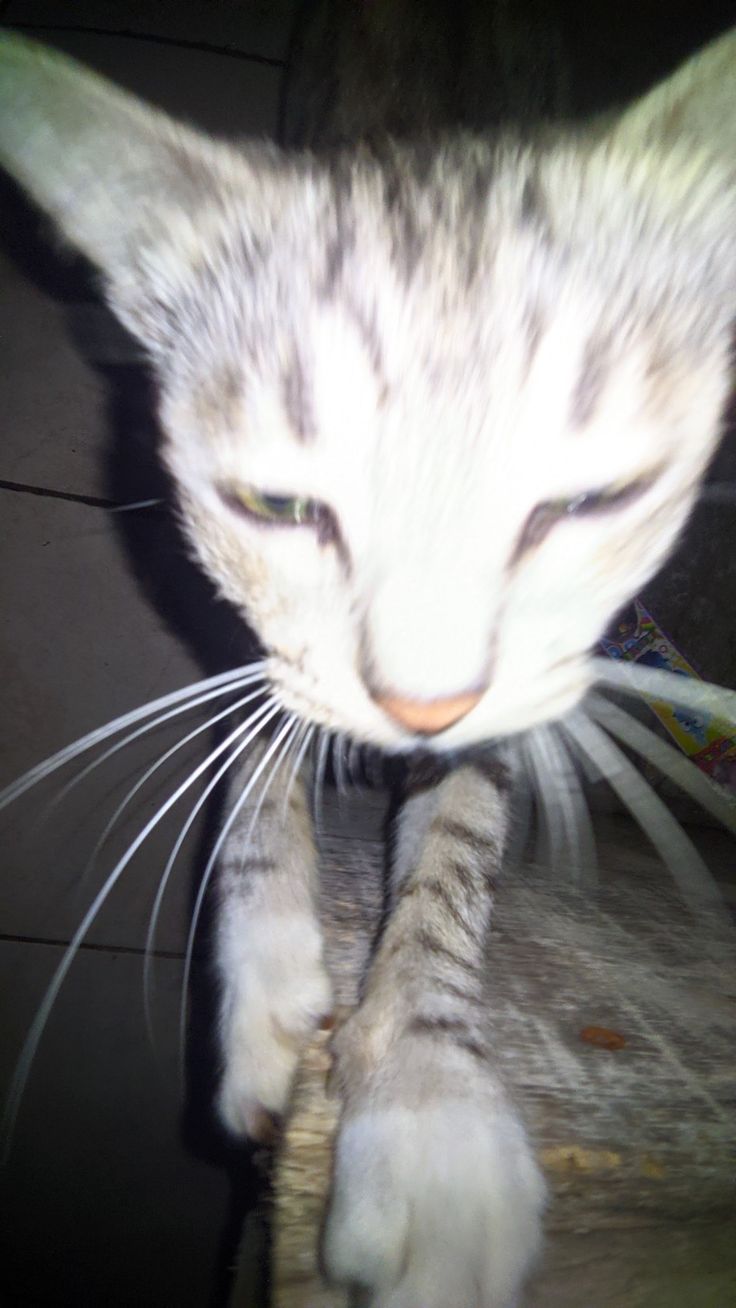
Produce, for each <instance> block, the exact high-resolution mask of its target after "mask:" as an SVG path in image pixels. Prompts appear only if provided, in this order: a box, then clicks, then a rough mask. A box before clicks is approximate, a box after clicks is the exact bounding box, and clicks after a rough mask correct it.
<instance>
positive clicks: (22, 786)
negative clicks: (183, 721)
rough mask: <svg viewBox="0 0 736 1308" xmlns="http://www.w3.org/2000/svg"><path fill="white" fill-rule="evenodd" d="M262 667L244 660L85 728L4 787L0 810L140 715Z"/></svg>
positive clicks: (260, 663) (261, 661) (263, 660)
mask: <svg viewBox="0 0 736 1308" xmlns="http://www.w3.org/2000/svg"><path fill="white" fill-rule="evenodd" d="M265 666H266V660H265V659H262V660H260V662H258V663H250V664H248V663H246V664H244V665H243V666H242V667H240V668H232V669H231V670H230V671H229V672H219V673H218V674H217V676H214V677H206V678H205V679H204V681H197V682H193V683H192V685H190V686H184V687H182V689H181V690H174V691H170V692H169V694H168V695H162V696H161V697H160V698H159V699H155V700H151V701H150V702H149V703H148V704H143V705H141V707H140V708H136V709H131V710H130V712H128V713H123V714H121V716H120V717H117V718H113V720H112V722H107V723H106V724H105V725H104V726H102V727H96V728H95V729H94V731H89V732H88V733H87V734H86V735H85V736H81V737H80V738H79V740H75V741H74V742H73V743H72V744H71V745H66V746H65V747H64V748H63V749H60V750H58V751H57V753H55V754H52V755H51V756H50V757H49V758H47V759H44V760H43V761H42V762H41V763H37V764H36V765H35V766H34V767H32V768H30V769H29V770H28V771H27V772H24V773H23V775H22V776H20V777H18V778H17V779H16V780H15V781H12V782H11V783H10V785H8V786H6V787H5V789H4V790H2V791H0V809H3V808H5V807H6V806H7V805H8V804H10V803H12V802H13V800H15V799H18V798H19V797H20V796H21V795H23V794H25V792H26V791H27V790H30V788H31V786H35V785H36V784H37V783H38V782H40V781H43V780H45V778H46V777H48V776H50V775H51V774H52V773H53V772H56V770H57V769H58V768H60V767H63V766H64V764H65V763H68V762H69V761H70V760H71V759H73V758H77V756H78V755H79V754H83V753H84V752H85V750H88V749H92V748H93V746H95V745H98V744H99V743H100V742H101V741H103V740H106V739H107V738H108V736H112V735H114V734H115V732H116V731H124V730H125V728H126V727H130V726H133V725H134V724H135V723H136V722H140V721H141V720H142V719H143V718H146V717H150V716H151V714H153V713H156V712H157V711H158V710H159V709H165V708H168V707H169V706H170V705H171V704H180V703H181V702H182V700H188V699H191V698H192V697H193V696H195V695H197V694H198V693H199V692H200V691H204V690H207V689H208V688H210V687H214V686H224V685H225V684H226V683H228V682H232V681H238V680H239V679H240V678H241V677H243V676H244V675H245V674H247V673H248V672H251V671H255V670H256V669H259V670H263V669H264V668H265Z"/></svg>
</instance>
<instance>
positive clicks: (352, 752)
mask: <svg viewBox="0 0 736 1308" xmlns="http://www.w3.org/2000/svg"><path fill="white" fill-rule="evenodd" d="M361 756H362V746H361V744H360V741H359V740H351V741H350V743H349V745H348V752H347V757H346V759H345V763H346V766H347V770H348V777H349V778H350V784H351V786H353V787H355V788H356V789H359V788H360V784H361V762H362V759H361ZM356 777H357V781H356Z"/></svg>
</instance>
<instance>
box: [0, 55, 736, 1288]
mask: <svg viewBox="0 0 736 1308" xmlns="http://www.w3.org/2000/svg"><path fill="white" fill-rule="evenodd" d="M735 73H736V34H729V35H727V36H725V37H724V38H722V39H721V40H720V41H718V42H716V43H715V44H714V45H713V46H712V47H710V48H709V49H708V50H706V51H705V52H704V53H703V54H702V55H700V56H699V57H697V58H696V59H694V60H693V61H691V62H690V63H689V64H688V65H686V66H685V68H684V69H682V70H681V71H680V72H679V73H677V74H675V76H674V77H673V78H671V79H670V80H669V81H668V82H667V83H665V84H664V85H663V86H662V87H661V88H659V89H657V90H655V91H654V92H652V93H650V94H649V95H648V96H646V97H645V98H644V99H643V100H642V101H641V102H639V103H638V104H637V105H635V106H633V107H632V108H631V109H629V110H627V111H625V112H624V113H623V114H621V115H618V116H612V117H611V118H610V119H609V120H607V121H604V120H600V121H599V122H597V123H596V124H594V125H593V126H592V127H591V130H590V132H589V133H588V134H587V135H585V134H581V133H580V132H579V131H577V130H575V131H572V129H571V130H570V131H567V132H566V131H564V130H559V131H557V130H555V131H552V130H550V131H549V132H546V133H543V134H541V135H540V136H534V137H530V138H528V139H527V138H523V137H520V136H516V135H514V134H513V133H512V132H508V133H505V134H501V135H499V136H498V137H497V138H494V139H492V140H491V139H488V138H485V137H483V136H481V135H474V134H472V133H466V134H462V133H461V134H457V135H453V136H448V137H446V138H443V139H440V140H437V141H435V143H434V144H433V145H432V146H431V147H428V146H427V144H426V143H424V144H423V145H421V146H417V147H416V148H415V147H413V146H412V145H410V144H398V143H395V142H394V143H392V142H387V143H385V144H384V145H383V146H382V147H381V149H380V150H377V149H373V148H371V147H368V146H365V147H356V148H354V149H351V150H348V151H343V152H338V153H337V154H336V155H333V156H331V157H329V158H320V157H318V156H316V155H312V154H309V153H300V154H287V153H283V152H281V151H279V150H278V149H276V148H275V147H272V146H267V145H257V144H244V145H237V146H236V145H229V144H225V143H221V142H216V141H213V140H210V139H209V138H207V137H205V136H204V135H201V134H200V133H198V132H196V131H194V130H192V129H190V128H187V127H184V126H180V125H178V124H176V123H174V122H172V121H170V120H169V119H168V118H167V117H166V116H165V115H163V114H162V113H160V112H157V111H154V110H152V109H148V108H146V107H144V106H143V105H141V104H139V103H138V102H137V101H136V100H134V99H133V98H132V97H131V96H129V95H127V94H125V93H123V92H122V91H119V90H117V89H116V88H114V87H112V86H110V85H108V84H106V83H105V82H104V81H103V80H102V79H100V78H98V77H96V76H94V75H93V74H91V73H89V72H87V71H86V70H84V69H82V68H80V67H79V66H78V65H76V64H75V63H73V62H72V61H71V60H69V59H66V58H64V57H62V56H59V55H56V54H52V53H51V52H48V51H45V50H44V49H43V48H41V47H39V46H36V45H34V44H32V43H29V42H26V41H23V40H21V39H19V38H15V37H11V36H6V37H4V38H3V39H2V41H1V42H0V111H1V125H0V162H2V164H3V165H4V167H5V168H6V169H7V170H8V171H9V172H10V173H11V175H12V176H14V177H15V178H16V179H17V181H18V182H19V183H20V185H21V186H22V187H24V188H25V189H26V190H27V192H28V193H29V195H30V196H31V197H32V198H33V199H34V200H35V201H36V202H37V204H38V205H39V206H40V207H41V208H42V209H43V210H45V211H46V212H47V213H48V214H49V215H50V216H51V217H52V218H53V220H54V221H55V223H56V224H57V225H58V227H59V229H60V231H61V232H62V233H63V234H64V235H65V237H66V238H67V239H68V240H69V241H70V242H71V243H72V244H73V245H74V246H76V247H77V248H78V249H79V250H80V251H82V252H83V253H84V254H85V255H86V256H87V257H88V258H89V259H90V260H91V261H92V262H93V263H94V264H96V265H97V267H98V268H99V270H100V272H101V274H102V278H103V284H104V287H105V292H106V295H107V297H108V299H109V301H110V304H111V306H112V307H113V309H114V311H115V312H116V313H117V315H118V316H119V317H120V319H121V320H122V322H123V323H124V325H125V326H126V327H127V328H128V329H129V331H130V332H131V333H132V334H133V335H134V336H135V337H137V338H138V339H139V340H140V341H141V342H142V344H143V345H144V347H145V349H146V350H147V352H148V355H149V357H150V360H151V365H152V367H153V370H154V372H155V374H156V377H157V380H158V385H159V393H160V418H161V424H162V429H163V432H164V447H163V458H164V461H165V463H166V465H167V467H168V469H169V471H170V473H171V474H172V476H173V479H174V482H175V484H176V487H177V493H178V497H179V504H180V509H181V516H182V522H183V525H184V529H185V531H186V533H187V535H188V538H189V541H190V544H191V548H192V550H193V552H194V553H195V555H196V556H197V558H198V559H199V560H200V562H201V563H202V565H203V567H204V569H205V570H206V572H207V573H208V574H209V576H210V577H211V578H212V579H213V581H214V582H215V583H216V585H217V587H218V588H219V591H220V592H221V594H222V595H224V596H225V597H226V598H227V599H229V600H230V601H231V602H232V603H233V604H234V605H235V606H236V607H237V608H238V609H239V610H240V611H241V612H242V613H243V615H244V617H245V619H246V621H247V622H248V624H249V625H250V626H251V627H252V628H253V630H254V631H255V632H256V634H257V635H258V637H259V639H260V641H261V644H262V646H263V649H264V651H265V662H264V664H263V667H262V668H261V666H260V665H259V666H254V667H253V668H252V669H251V670H245V671H243V670H235V671H234V672H233V674H232V676H231V677H230V679H229V680H227V681H226V683H225V684H227V685H229V686H231V687H234V688H239V687H241V688H242V689H244V690H247V694H244V695H243V697H242V703H243V706H244V705H245V702H246V701H250V703H251V710H252V711H251V712H250V716H249V717H248V718H247V719H246V721H245V722H244V723H242V724H239V725H238V726H237V727H235V728H234V730H233V731H232V732H231V734H230V735H229V736H228V738H227V741H226V742H225V744H224V745H223V746H221V747H219V748H218V751H216V754H217V755H218V756H219V754H220V753H221V752H222V753H224V752H225V749H226V748H227V747H228V746H230V747H231V748H230V753H229V754H228V755H227V756H226V758H225V762H224V764H222V765H221V768H220V769H218V775H219V774H220V772H222V774H223V775H224V773H225V772H226V771H228V772H229V774H230V777H231V780H230V786H231V800H230V806H229V812H228V817H227V818H226V821H225V824H224V827H223V830H222V832H221V834H220V836H219V837H218V839H217V842H216V845H215V849H214V850H213V855H212V859H211V860H210V866H208V868H207V869H206V874H205V881H206V880H207V879H208V876H209V872H210V871H211V868H212V866H213V865H214V862H215V860H217V862H218V873H217V877H218V900H219V909H218V929H217V946H216V947H217V959H218V969H219V974H220V980H221V991H222V995H221V1017H220V1042H221V1048H222V1059H223V1075H222V1081H221V1086H220V1091H219V1109H220V1113H221V1116H222V1119H223V1121H224V1122H225V1123H226V1124H227V1125H228V1127H229V1128H230V1129H231V1130H233V1131H234V1132H236V1133H239V1134H247V1135H250V1136H251V1137H253V1138H263V1137H264V1136H267V1135H268V1133H269V1131H270V1130H271V1129H272V1123H273V1118H274V1117H277V1116H278V1115H279V1114H280V1113H281V1112H282V1111H283V1109H284V1107H285V1104H286V1101H287V1098H288V1093H289V1087H290V1084H291V1079H292V1076H293V1072H294V1068H295V1065H296V1062H297V1059H298V1057H299V1052H300V1049H301V1048H302V1045H303V1043H304V1041H305V1040H306V1039H307V1038H308V1036H309V1034H310V1033H311V1032H312V1031H313V1030H314V1029H315V1027H316V1026H318V1025H319V1024H320V1023H327V1022H329V1021H330V1018H331V1010H332V997H331V987H330V980H329V977H328V974H327V971H326V968H325V964H324V958H323V946H322V939H321V935H320V929H319V925H318V922H317V917H316V911H315V898H316V878H317V865H316V849H315V840H314V833H313V829H312V820H311V817H310V814H309V807H308V786H309V771H310V768H309V764H308V761H307V755H308V750H309V747H310V744H311V743H312V741H313V739H314V736H315V731H317V730H318V729H319V735H320V739H321V740H322V741H325V740H326V739H327V736H326V734H325V732H333V733H341V734H342V735H343V736H345V737H348V738H350V739H351V740H355V741H358V742H361V743H366V744H370V745H373V746H376V747H378V748H379V749H380V750H382V751H385V752H387V753H396V754H401V755H407V756H411V755H413V754H415V753H416V752H417V751H421V753H422V766H421V767H415V768H413V767H411V766H410V767H409V769H408V774H407V784H406V794H405V797H404V802H403V805H402V807H401V810H400V813H399V815H398V817H397V822H396V830H395V847H394V858H393V866H392V870H391V884H390V891H389V897H390V909H391V911H390V913H389V915H388V917H387V920H386V923H385V926H384V928H383V931H382V933H381V936H380V940H379V941H378V943H377V946H376V950H375V954H374V957H373V960H372V963H371V965H370V969H369V972H368V975H367V977H366V980H365V985H364V991H363V995H362V1000H361V1003H360V1006H359V1008H358V1009H357V1011H356V1012H355V1013H354V1014H353V1015H351V1016H350V1017H349V1018H348V1019H347V1021H345V1022H343V1023H342V1024H341V1025H340V1026H339V1028H338V1029H337V1030H336V1032H335V1035H334V1039H333V1056H334V1071H333V1082H334V1086H335V1089H336V1091H337V1093H338V1094H339V1096H340V1101H341V1107H342V1116H341V1124H340V1129H339V1132H338V1138H337V1143H336V1150H335V1161H334V1184H333V1192H332V1197H331V1201H330V1207H329V1211H328V1214H327V1218H326V1223H325V1232H324V1247H323V1257H324V1262H325V1266H326V1269H327V1271H328V1273H329V1275H330V1276H331V1277H332V1278H333V1279H334V1280H336V1281H337V1282H340V1283H343V1284H348V1285H351V1286H359V1287H361V1288H362V1290H363V1291H364V1292H365V1294H366V1296H367V1300H368V1301H370V1303H371V1304H374V1305H376V1308H378V1306H379V1305H380V1306H381V1308H389V1306H390V1308H402V1306H403V1308H417V1305H418V1304H420V1303H421V1304H422V1305H423V1308H435V1305H436V1306H437V1308H439V1305H447V1304H450V1305H452V1306H453V1308H477V1305H478V1304H481V1305H482V1308H507V1306H510V1305H511V1304H513V1303H514V1302H516V1301H517V1300H518V1296H519V1294H520V1293H521V1289H522V1286H523V1283H524V1280H525V1278H526V1276H527V1275H528V1272H529V1270H530V1268H531V1266H532V1265H533V1263H534V1260H535V1258H536V1256H537V1254H538V1251H539V1248H540V1245H541V1238H542V1217H543V1210H544V1203H545V1194H544V1184H543V1180H542V1177H541V1174H540V1171H539V1169H538V1166H537V1164H536V1162H535V1159H534V1154H533V1150H532V1148H531V1145H530V1143H529V1141H528V1139H527V1136H526V1133H525V1130H524V1127H523V1124H522V1123H521V1121H520V1119H519V1117H518V1115H517V1112H516V1110H515V1107H514V1105H513V1104H512V1103H511V1102H510V1101H509V1098H508V1095H507V1093H506V1091H505V1089H504V1086H503V1083H502V1080H501V1077H500V1075H499V1072H498V1070H497V1068H496V1065H495V1062H494V1056H493V1050H492V1049H491V1048H490V1047H489V1044H488V1042H487V1039H486V1035H485V1028H484V1020H483V1004H482V1002H481V980H480V978H481V970H482V960H483V957H484V953H485V949H486V942H487V934H488V931H489V926H490V921H491V916H492V907H493V899H494V895H495V893H496V886H497V879H498V876H499V874H500V872H501V870H502V866H503V861H504V849H505V845H506V841H507V833H508V812H509V777H508V771H507V768H506V766H505V764H504V761H503V756H502V754H499V752H498V751H496V750H493V749H488V748H486V746H487V745H488V743H489V742H491V743H493V742H499V741H501V742H503V741H504V740H506V739H509V738H513V737H515V736H517V735H518V734H519V733H523V732H527V731H532V730H534V729H536V728H538V727H540V726H542V725H544V724H548V723H554V722H557V721H561V722H563V724H568V729H569V731H570V732H571V733H573V735H574V736H575V737H576V738H577V739H578V741H579V742H580V743H581V745H582V747H583V748H584V749H585V748H587V749H588V750H589V751H590V752H592V753H593V754H595V753H596V745H595V740H596V737H595V736H594V737H591V735H590V733H591V731H593V732H595V731H597V727H596V726H595V723H591V722H590V721H589V720H588V719H582V718H580V717H579V716H577V710H578V705H579V704H580V702H581V700H582V698H583V696H584V695H585V693H586V691H587V690H588V689H589V687H590V685H591V684H592V682H593V681H594V680H595V679H596V675H597V674H596V668H595V664H594V662H593V661H592V660H591V657H590V650H591V648H592V647H593V646H594V644H595V642H596V640H597V639H598V638H599V636H600V634H601V632H602V631H603V629H604V627H605V626H606V625H607V624H608V622H609V621H610V619H611V617H612V616H613V614H614V613H615V612H616V611H617V610H618V609H619V608H620V607H621V605H622V604H623V603H624V602H626V601H627V600H628V599H630V597H631V596H632V595H633V594H634V593H635V592H636V591H637V590H638V589H639V588H640V587H641V586H642V585H643V584H644V582H645V581H646V580H647V579H648V578H649V577H650V576H651V575H652V574H653V572H654V571H655V570H656V568H657V567H658V566H659V565H660V564H661V563H662V562H663V560H664V559H665V558H666V557H667V555H668V553H669V552H670V550H671V549H672V547H673V545H674V542H675V541H676V539H677V537H678V534H679V532H680V531H681V529H682V527H683V525H684V523H685V522H686V520H687V518H688V515H689V513H690V510H691V508H692V506H693V503H694V501H695V498H696V496H697V493H698V488H699V485H700V482H701V479H702V476H703V474H704V472H705V469H706V467H707V464H708V461H709V459H710V457H711V455H712V453H713V450H714V449H715V446H716V443H717V441H718V437H719V433H720V422H721V414H722V410H723V406H724V403H725V400H726V397H727V394H728V390H729V383H730V328H731V321H732V316H733V301H734V276H735V274H736V176H735V175H734V167H733V162H732V150H731V142H732V139H733V124H734V121H735V119H736V115H735V113H734V109H735V108H736V89H735V88H736V78H735V77H734V74H735ZM714 124H717V125H718V131H717V132H714V130H713V125H714ZM261 673H263V677H264V678H265V682H266V685H267V689H266V690H265V691H263V690H262V688H261V681H260V680H259V678H260V677H261ZM652 684H654V683H652ZM681 693H682V694H686V692H685V691H684V690H683V691H682V692H681ZM171 702H173V700H172V701H171ZM152 707H155V706H152ZM586 733H587V735H586ZM591 740H592V743H591ZM562 741H563V737H562V736H561V737H560V742H562ZM586 741H587V744H586ZM82 743H84V742H82ZM290 747H293V751H294V761H295V764H300V766H298V767H297V766H294V767H292V768H291V769H287V768H283V767H282V768H271V764H272V763H273V761H275V760H276V761H278V760H279V759H281V758H282V757H283V754H284V752H285V751H286V750H287V749H288V748H290ZM562 747H563V746H562V743H559V744H558V748H562ZM65 757H68V754H67V755H65ZM211 757H214V755H213V756H211ZM317 772H318V780H319V776H320V769H319V759H318V767H317ZM31 779H32V778H31ZM58 975H59V983H60V981H61V980H63V975H64V972H63V971H62V972H61V973H60V974H58ZM52 997H53V996H52Z"/></svg>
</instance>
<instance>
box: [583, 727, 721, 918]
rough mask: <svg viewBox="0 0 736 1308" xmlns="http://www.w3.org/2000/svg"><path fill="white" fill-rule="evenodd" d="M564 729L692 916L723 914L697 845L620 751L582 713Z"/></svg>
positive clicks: (712, 881) (718, 896)
mask: <svg viewBox="0 0 736 1308" xmlns="http://www.w3.org/2000/svg"><path fill="white" fill-rule="evenodd" d="M560 729H561V730H564V732H565V733H566V734H567V735H568V736H569V737H570V739H571V740H572V741H573V743H574V744H575V745H576V746H577V748H578V749H579V750H580V751H581V752H582V753H584V754H587V755H588V756H589V757H591V758H592V759H593V760H594V762H595V764H596V766H597V767H599V768H600V770H601V772H602V773H603V775H604V776H605V778H606V780H607V781H608V783H609V785H610V786H611V788H612V790H614V791H615V793H616V794H617V795H618V797H619V799H620V800H621V801H622V803H623V804H624V806H625V807H626V808H627V809H628V810H629V812H630V813H631V814H632V816H633V817H634V818H635V819H636V821H637V822H638V824H639V826H640V827H641V829H642V831H643V832H644V834H645V835H646V836H647V837H648V838H649V840H650V841H651V843H652V844H653V845H654V847H655V849H657V850H658V852H659V853H660V855H661V856H662V859H663V861H664V863H665V865H666V866H667V867H668V869H669V870H670V872H671V873H672V875H673V877H674V878H675V881H676V882H677V885H678V887H679V889H680V892H681V894H682V896H683V899H684V900H685V901H686V902H687V903H688V904H689V905H690V907H691V908H692V909H693V911H694V912H696V913H697V912H702V910H703V908H704V907H709V908H714V909H717V910H719V911H720V912H723V902H722V899H721V895H720V892H719V890H718V887H717V885H716V884H715V882H714V880H713V878H712V876H711V874H710V872H709V871H708V868H707V867H706V865H705V863H704V862H703V860H702V858H701V857H700V855H699V853H698V851H697V850H696V848H695V846H694V845H693V843H692V841H691V840H689V838H688V837H687V836H686V835H685V832H684V831H683V830H682V828H681V827H680V826H679V825H678V823H677V822H676V821H675V819H674V818H673V816H672V814H671V813H670V811H669V809H668V808H667V805H666V804H664V803H663V802H662V800H661V799H660V798H659V796H658V795H657V794H655V792H654V791H653V790H652V788H651V786H649V785H648V784H647V782H646V781H645V780H644V778H643V777H642V776H641V774H640V773H639V772H637V770H636V768H635V767H634V766H633V764H632V763H630V762H629V760H628V759H627V758H626V755H625V754H622V752H621V750H620V749H619V748H618V746H617V745H615V744H614V743H613V741H612V740H610V739H609V737H608V736H607V735H606V733H605V732H604V731H603V730H602V729H601V728H600V727H599V726H597V724H596V723H595V722H592V721H591V720H590V719H589V718H588V717H586V715H585V714H584V713H583V712H582V711H581V710H579V709H578V710H576V711H575V712H573V713H571V714H570V715H569V716H568V717H567V718H565V719H564V720H563V722H562V723H561V724H560Z"/></svg>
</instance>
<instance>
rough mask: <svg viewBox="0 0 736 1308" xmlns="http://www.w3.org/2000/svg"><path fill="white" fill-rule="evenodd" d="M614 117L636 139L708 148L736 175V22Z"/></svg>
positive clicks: (617, 129)
mask: <svg viewBox="0 0 736 1308" xmlns="http://www.w3.org/2000/svg"><path fill="white" fill-rule="evenodd" d="M609 121H612V122H613V135H614V136H623V138H624V139H625V140H626V141H628V142H629V143H630V144H632V145H636V144H639V145H641V146H643V147H655V148H656V147H657V146H664V147H665V148H666V147H668V146H671V145H677V144H681V145H684V146H685V148H686V149H687V148H689V147H692V148H693V149H695V150H699V151H700V150H702V151H705V152H706V153H708V154H710V155H712V156H713V157H715V158H716V159H718V161H719V162H720V163H721V164H722V165H723V166H725V168H726V169H727V170H728V171H729V172H730V173H731V175H732V176H733V178H734V179H736V28H734V29H733V30H732V31H729V32H726V34H725V35H724V36H721V37H719V38H718V39H717V40H715V41H712V42H711V44H710V45H707V46H705V48H704V49H702V50H700V51H698V53H697V54H695V55H693V57H692V58H691V59H689V60H688V61H687V62H686V63H685V64H682V65H681V66H680V67H679V68H678V69H676V71H675V72H674V73H673V74H672V75H671V76H670V77H668V78H667V79H666V80H665V81H664V82H661V83H660V84H659V85H658V86H656V87H655V88H654V90H652V91H650V92H649V93H648V94H647V95H645V96H643V97H642V98H641V99H640V100H638V101H636V103H635V104H633V105H631V106H630V107H629V108H627V109H626V110H625V111H624V112H623V114H621V115H620V116H618V117H617V118H616V119H615V120H613V119H611V120H609Z"/></svg>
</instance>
